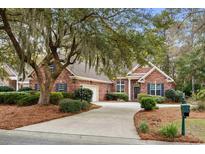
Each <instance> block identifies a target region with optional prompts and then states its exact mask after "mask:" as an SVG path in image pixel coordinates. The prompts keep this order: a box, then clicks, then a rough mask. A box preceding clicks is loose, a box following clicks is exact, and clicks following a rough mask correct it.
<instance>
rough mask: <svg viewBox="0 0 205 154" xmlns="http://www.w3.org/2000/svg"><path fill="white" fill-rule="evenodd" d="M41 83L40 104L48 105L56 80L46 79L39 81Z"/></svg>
mask: <svg viewBox="0 0 205 154" xmlns="http://www.w3.org/2000/svg"><path fill="white" fill-rule="evenodd" d="M39 85H40V98H39V100H38V104H40V105H48V104H49V103H50V93H51V91H52V88H53V85H54V82H52V81H50V80H46V82H42V83H41V82H39Z"/></svg>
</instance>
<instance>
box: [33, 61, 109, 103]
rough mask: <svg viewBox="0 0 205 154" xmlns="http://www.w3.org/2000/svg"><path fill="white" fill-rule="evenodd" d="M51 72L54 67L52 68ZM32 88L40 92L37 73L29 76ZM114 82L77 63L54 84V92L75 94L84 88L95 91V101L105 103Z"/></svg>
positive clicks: (69, 67) (68, 68) (64, 71)
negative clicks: (75, 91)
mask: <svg viewBox="0 0 205 154" xmlns="http://www.w3.org/2000/svg"><path fill="white" fill-rule="evenodd" d="M50 68H51V70H52V69H54V66H50ZM29 78H30V87H31V88H32V89H35V90H39V84H38V81H37V79H36V76H35V73H34V72H32V73H31V75H29ZM112 85H113V82H112V81H110V80H109V78H108V77H107V76H105V75H103V74H101V75H99V74H97V73H96V71H95V69H94V68H91V69H89V68H87V69H86V65H85V63H75V64H73V65H71V66H68V67H67V68H66V69H65V70H63V72H62V73H61V74H60V76H59V77H58V78H57V80H56V81H55V83H54V86H53V89H52V91H59V92H62V91H63V92H73V91H74V90H75V89H77V88H80V86H83V87H84V88H89V89H91V90H92V91H93V101H103V100H105V99H106V98H105V96H106V93H107V92H110V91H112V87H113V86H112Z"/></svg>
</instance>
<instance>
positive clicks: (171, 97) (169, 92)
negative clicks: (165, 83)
mask: <svg viewBox="0 0 205 154" xmlns="http://www.w3.org/2000/svg"><path fill="white" fill-rule="evenodd" d="M165 97H166V98H167V99H169V100H172V101H175V97H176V91H175V90H174V89H169V90H166V91H165Z"/></svg>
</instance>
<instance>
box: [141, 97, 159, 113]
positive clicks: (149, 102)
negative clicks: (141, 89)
mask: <svg viewBox="0 0 205 154" xmlns="http://www.w3.org/2000/svg"><path fill="white" fill-rule="evenodd" d="M140 104H141V108H144V110H153V109H155V108H156V101H155V99H154V98H152V97H143V98H142V99H141V101H140Z"/></svg>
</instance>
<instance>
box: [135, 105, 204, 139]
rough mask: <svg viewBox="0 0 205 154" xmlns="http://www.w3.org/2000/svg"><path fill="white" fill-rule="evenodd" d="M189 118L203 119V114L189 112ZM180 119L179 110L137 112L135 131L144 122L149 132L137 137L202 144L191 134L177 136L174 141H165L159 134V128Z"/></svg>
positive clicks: (165, 109) (163, 109)
mask: <svg viewBox="0 0 205 154" xmlns="http://www.w3.org/2000/svg"><path fill="white" fill-rule="evenodd" d="M189 118H190V119H191V118H193V119H205V112H194V111H191V112H190V116H189ZM180 119H181V110H180V108H160V109H158V110H153V111H143V110H142V111H139V112H137V113H136V114H135V116H134V122H135V127H136V129H137V128H138V127H139V125H140V123H141V121H143V120H145V121H146V122H147V123H148V125H149V132H148V133H146V134H144V133H141V132H138V133H139V136H140V137H141V139H143V140H160V141H170V142H173V141H174V142H190V143H202V142H203V141H201V140H199V139H198V138H196V137H194V136H193V135H191V134H187V135H186V136H185V137H184V136H181V135H179V136H178V137H177V138H175V139H174V140H171V139H167V138H165V137H163V136H161V135H160V134H159V131H158V130H159V128H160V127H161V126H163V125H164V124H167V123H170V122H173V121H175V120H180Z"/></svg>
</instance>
